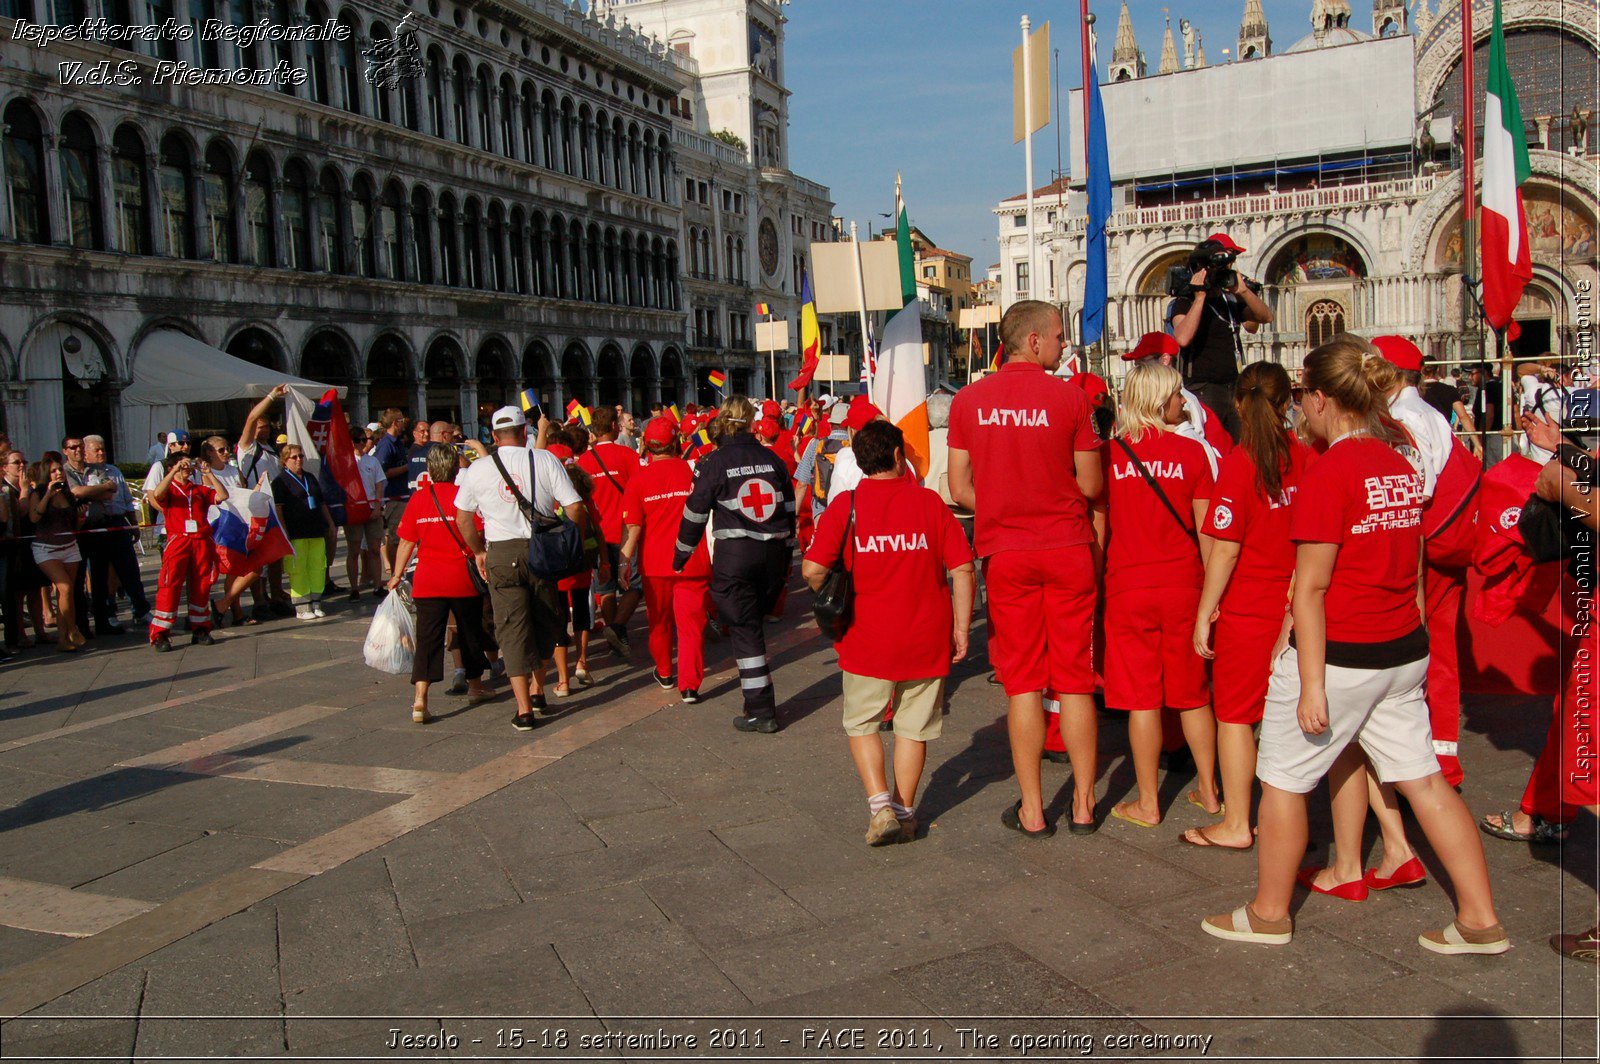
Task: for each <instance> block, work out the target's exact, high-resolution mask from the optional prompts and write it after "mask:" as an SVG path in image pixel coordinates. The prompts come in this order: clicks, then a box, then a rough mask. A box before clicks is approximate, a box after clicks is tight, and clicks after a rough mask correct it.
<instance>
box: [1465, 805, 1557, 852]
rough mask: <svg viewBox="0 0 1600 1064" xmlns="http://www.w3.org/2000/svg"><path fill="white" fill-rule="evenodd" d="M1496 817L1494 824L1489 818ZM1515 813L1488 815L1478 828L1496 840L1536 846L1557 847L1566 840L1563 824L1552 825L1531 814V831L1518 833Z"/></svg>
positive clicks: (1506, 811) (1482, 818)
mask: <svg viewBox="0 0 1600 1064" xmlns="http://www.w3.org/2000/svg"><path fill="white" fill-rule="evenodd" d="M1491 816H1498V817H1499V818H1500V823H1498V824H1494V823H1491V822H1490V821H1489V817H1491ZM1515 816H1516V814H1515V812H1514V811H1512V810H1509V809H1508V810H1505V811H1504V812H1501V813H1488V814H1486V815H1484V816H1483V817H1481V818H1479V820H1478V827H1479V829H1481V830H1482V831H1483V833H1484V834H1485V835H1493V836H1494V837H1495V838H1497V839H1505V840H1507V841H1508V842H1531V843H1533V844H1535V845H1537V846H1557V845H1560V844H1561V843H1562V842H1564V841H1565V840H1566V837H1567V826H1566V825H1565V824H1552V823H1550V821H1548V820H1546V819H1545V818H1544V817H1542V816H1539V815H1538V814H1537V813H1535V814H1532V817H1531V819H1532V820H1533V830H1532V831H1528V832H1522V831H1518V830H1517V829H1516V828H1515V827H1514V826H1513V824H1514V823H1515V821H1514V819H1513V818H1514V817H1515Z"/></svg>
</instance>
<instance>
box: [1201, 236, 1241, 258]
mask: <svg viewBox="0 0 1600 1064" xmlns="http://www.w3.org/2000/svg"><path fill="white" fill-rule="evenodd" d="M1206 239H1207V240H1208V241H1210V242H1211V243H1213V244H1216V245H1217V246H1218V247H1220V248H1222V250H1223V251H1231V252H1233V253H1234V254H1235V255H1243V254H1244V248H1242V247H1240V246H1239V245H1238V244H1235V243H1234V242H1233V238H1232V237H1230V236H1229V235H1228V234H1227V233H1212V234H1211V235H1210V236H1208V237H1206Z"/></svg>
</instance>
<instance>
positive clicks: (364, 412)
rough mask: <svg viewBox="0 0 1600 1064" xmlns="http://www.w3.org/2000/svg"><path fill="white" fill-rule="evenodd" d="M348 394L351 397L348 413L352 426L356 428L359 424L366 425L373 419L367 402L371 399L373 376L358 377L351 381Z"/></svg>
mask: <svg viewBox="0 0 1600 1064" xmlns="http://www.w3.org/2000/svg"><path fill="white" fill-rule="evenodd" d="M348 395H349V399H350V410H349V415H348V416H349V420H350V426H351V427H352V428H354V427H355V426H357V425H365V424H366V423H367V422H369V421H371V420H372V411H371V410H369V409H368V408H367V404H368V403H369V402H370V401H371V398H370V397H371V395H372V378H370V377H357V378H356V379H355V380H353V381H351V382H350V391H349V393H348Z"/></svg>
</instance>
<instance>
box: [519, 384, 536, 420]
mask: <svg viewBox="0 0 1600 1064" xmlns="http://www.w3.org/2000/svg"><path fill="white" fill-rule="evenodd" d="M538 408H539V393H538V392H536V391H534V390H533V389H532V388H527V389H524V390H523V393H522V412H523V413H524V414H526V413H527V412H528V411H530V410H537V409H538Z"/></svg>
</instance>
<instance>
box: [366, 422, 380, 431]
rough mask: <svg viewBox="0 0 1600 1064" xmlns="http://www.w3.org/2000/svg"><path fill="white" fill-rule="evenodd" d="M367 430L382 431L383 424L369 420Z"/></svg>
mask: <svg viewBox="0 0 1600 1064" xmlns="http://www.w3.org/2000/svg"><path fill="white" fill-rule="evenodd" d="M367 431H368V432H382V431H383V426H382V425H380V424H378V423H377V422H376V421H369V422H367Z"/></svg>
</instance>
